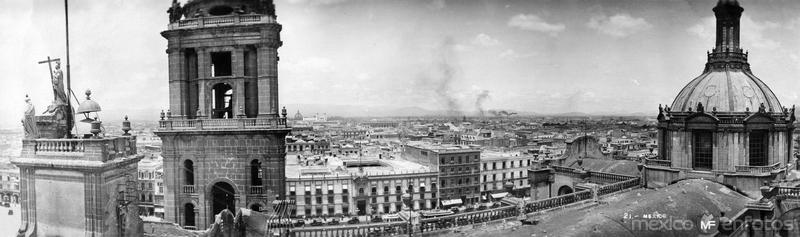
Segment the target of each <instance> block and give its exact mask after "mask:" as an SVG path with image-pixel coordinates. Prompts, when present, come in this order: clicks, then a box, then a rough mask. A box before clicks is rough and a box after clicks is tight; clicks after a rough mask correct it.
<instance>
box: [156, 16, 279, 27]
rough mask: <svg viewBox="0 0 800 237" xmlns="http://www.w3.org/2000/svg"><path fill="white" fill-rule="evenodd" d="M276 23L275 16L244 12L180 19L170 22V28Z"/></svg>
mask: <svg viewBox="0 0 800 237" xmlns="http://www.w3.org/2000/svg"><path fill="white" fill-rule="evenodd" d="M253 23H276V21H275V17H272V16H267V15H258V14H243V15H230V16H209V17H197V18H190V19H184V20H179V21H177V22H175V23H171V24H169V28H170V29H179V28H194V27H206V26H219V25H236V24H253Z"/></svg>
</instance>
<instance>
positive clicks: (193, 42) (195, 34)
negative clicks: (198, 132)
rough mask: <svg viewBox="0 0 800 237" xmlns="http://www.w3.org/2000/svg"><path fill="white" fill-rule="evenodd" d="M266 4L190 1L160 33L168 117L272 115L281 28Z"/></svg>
mask: <svg viewBox="0 0 800 237" xmlns="http://www.w3.org/2000/svg"><path fill="white" fill-rule="evenodd" d="M274 9H275V6H274V4H273V3H272V1H263V0H236V1H224V2H223V1H204V0H193V1H189V2H188V3H186V5H185V6H180V5H179V4H178V3H174V4H173V7H171V8H170V10H169V12H170V24H169V25H168V29H167V30H166V31H164V32H162V33H161V35H162V36H163V37H164V38H166V39H167V55H168V58H169V93H170V97H169V100H170V104H169V109H170V112H172V114H171V117H173V118H233V117H248V118H254V117H275V116H278V48H279V47H280V46H281V45H282V42H281V39H280V32H281V25H280V24H278V23H277V22H276V20H275V17H276V16H275V10H274Z"/></svg>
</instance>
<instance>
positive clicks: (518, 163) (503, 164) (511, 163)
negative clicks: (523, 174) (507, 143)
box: [483, 159, 531, 170]
mask: <svg viewBox="0 0 800 237" xmlns="http://www.w3.org/2000/svg"><path fill="white" fill-rule="evenodd" d="M523 161H527V164H528V165H527V166H531V159H527V160H518V161H503V162H501V163H500V165H501V169H507V168H514V167H515V164H516V167H523V166H522V164H523ZM488 164H489V162H484V163H483V170H489V169H488V168H489V165H488ZM506 164H508V165H506ZM492 169H493V170H496V169H497V162H492Z"/></svg>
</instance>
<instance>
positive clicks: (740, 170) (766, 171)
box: [736, 162, 781, 174]
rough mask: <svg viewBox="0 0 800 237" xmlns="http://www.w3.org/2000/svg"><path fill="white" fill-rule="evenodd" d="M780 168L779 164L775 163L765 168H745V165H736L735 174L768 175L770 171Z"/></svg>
mask: <svg viewBox="0 0 800 237" xmlns="http://www.w3.org/2000/svg"><path fill="white" fill-rule="evenodd" d="M780 168H781V163H780V162H778V163H775V164H772V165H765V166H747V165H737V166H736V173H745V174H769V173H771V172H772V171H776V170H778V169H780Z"/></svg>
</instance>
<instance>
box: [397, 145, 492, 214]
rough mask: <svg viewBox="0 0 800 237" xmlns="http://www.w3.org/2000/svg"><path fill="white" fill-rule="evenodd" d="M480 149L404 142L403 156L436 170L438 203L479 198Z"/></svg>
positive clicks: (453, 203) (459, 202)
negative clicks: (437, 173) (437, 174)
mask: <svg viewBox="0 0 800 237" xmlns="http://www.w3.org/2000/svg"><path fill="white" fill-rule="evenodd" d="M480 156H481V150H480V149H477V148H474V147H470V146H465V145H433V144H429V143H422V142H412V143H409V144H406V145H405V146H404V149H403V157H404V158H405V159H408V160H411V161H414V162H417V163H419V164H423V165H426V166H430V167H432V168H433V169H435V170H437V171H438V172H439V176H438V179H439V193H440V195H441V197H440V201H441V204H442V205H441V206H443V207H447V206H452V205H460V204H472V203H476V202H480V174H481V171H480V164H481V162H480V159H481V157H480Z"/></svg>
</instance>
